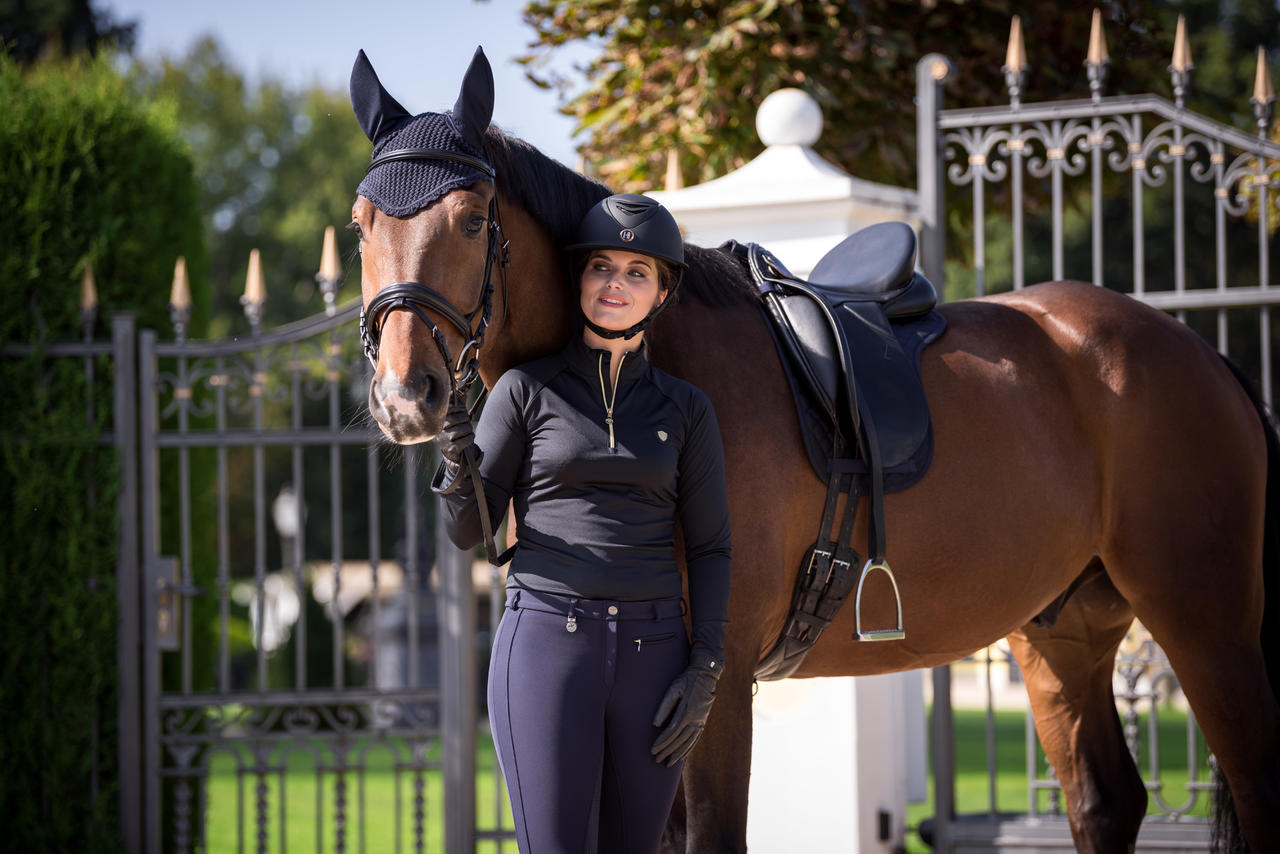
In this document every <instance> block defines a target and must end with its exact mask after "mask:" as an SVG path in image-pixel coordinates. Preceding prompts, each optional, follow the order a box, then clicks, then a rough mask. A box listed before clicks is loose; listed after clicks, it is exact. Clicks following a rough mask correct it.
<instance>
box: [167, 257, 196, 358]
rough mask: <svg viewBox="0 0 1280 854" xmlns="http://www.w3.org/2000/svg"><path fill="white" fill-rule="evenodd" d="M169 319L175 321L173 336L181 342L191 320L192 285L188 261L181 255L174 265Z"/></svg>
mask: <svg viewBox="0 0 1280 854" xmlns="http://www.w3.org/2000/svg"><path fill="white" fill-rule="evenodd" d="M169 319H170V320H171V321H173V334H174V337H176V338H177V339H178V340H179V341H181V340H182V339H183V338H184V337H185V336H186V332H187V321H188V320H190V319H191V283H190V282H189V281H188V280H187V259H186V258H185V257H184V256H182V255H179V256H178V260H177V261H175V262H174V263H173V285H172V286H171V287H170V288H169Z"/></svg>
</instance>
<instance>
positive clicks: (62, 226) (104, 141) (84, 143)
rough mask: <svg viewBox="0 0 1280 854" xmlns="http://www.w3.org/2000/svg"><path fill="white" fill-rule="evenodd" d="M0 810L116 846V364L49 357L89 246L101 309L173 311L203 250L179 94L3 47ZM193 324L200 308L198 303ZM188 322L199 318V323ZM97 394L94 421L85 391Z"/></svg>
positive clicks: (15, 820)
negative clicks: (108, 440) (176, 286)
mask: <svg viewBox="0 0 1280 854" xmlns="http://www.w3.org/2000/svg"><path fill="white" fill-rule="evenodd" d="M0 116H3V119H2V120H0V198H3V199H5V201H6V204H7V208H8V214H9V215H8V217H7V218H6V220H7V221H6V228H5V235H4V237H3V239H0V330H2V333H3V340H4V342H5V344H6V345H8V344H13V343H29V344H35V345H36V353H35V354H34V355H32V356H30V357H13V356H7V357H6V358H3V359H0V393H2V394H3V400H4V410H5V414H4V420H3V424H4V427H3V430H2V431H0V432H2V434H3V452H2V460H0V496H2V497H0V504H2V505H7V506H6V507H5V509H4V510H3V512H0V555H2V556H0V573H2V578H3V590H4V598H3V605H4V608H5V612H6V613H5V615H4V617H3V619H0V648H2V649H3V650H4V664H3V666H0V732H3V734H4V736H3V747H0V815H3V816H4V817H5V828H4V837H5V847H7V848H9V849H10V850H18V851H30V852H54V851H58V852H61V851H85V852H94V851H118V850H120V838H119V827H118V816H117V797H116V796H117V784H116V780H117V777H118V775H117V769H116V720H115V717H116V687H115V686H116V640H115V622H116V604H115V549H116V524H115V522H116V520H115V508H114V499H115V490H114V486H115V484H116V482H117V479H118V464H117V460H116V458H115V455H114V453H113V452H112V450H111V449H110V447H108V446H101V445H100V444H99V443H98V437H99V435H100V434H101V433H102V432H103V431H106V430H109V429H110V428H111V379H112V364H111V360H110V359H109V358H105V357H104V358H97V359H94V360H93V364H92V367H93V371H94V381H93V382H88V381H87V380H86V378H85V364H84V362H83V360H81V359H78V358H76V359H66V358H62V359H46V358H43V357H42V356H41V353H40V350H41V346H42V344H43V343H44V342H52V341H59V340H67V339H77V338H80V337H81V336H82V334H83V325H82V321H81V317H80V314H79V310H78V306H77V303H78V301H79V289H80V276H81V271H82V270H83V265H84V264H85V263H86V261H90V262H92V265H93V270H94V272H95V274H96V279H97V286H98V292H99V296H100V309H99V318H100V319H99V321H98V323H97V326H96V328H95V335H96V337H98V338H109V335H110V332H109V329H108V327H107V321H106V318H108V317H109V315H110V313H112V312H116V311H132V312H135V313H136V314H137V316H138V323H139V326H140V327H147V326H150V327H152V328H157V329H168V328H169V325H168V324H169V320H168V311H167V308H166V305H167V302H168V289H169V281H170V278H171V276H172V271H173V263H174V258H175V257H176V256H177V255H180V254H181V255H185V256H186V257H187V262H188V269H189V271H190V273H191V278H192V284H193V288H194V289H195V290H196V294H195V303H196V305H197V306H200V305H203V304H206V303H207V300H206V298H205V293H204V290H205V288H206V287H207V285H206V284H205V283H206V270H207V266H208V261H207V256H206V253H205V249H204V242H203V241H204V238H203V235H202V232H201V223H200V216H199V211H198V207H197V198H198V192H197V187H196V183H195V179H194V177H193V175H194V171H193V167H192V165H191V161H190V158H189V156H188V154H187V151H186V148H185V146H184V144H183V143H182V141H181V138H180V135H179V132H178V128H177V123H176V121H175V119H174V111H173V110H172V109H171V108H169V107H167V106H166V105H164V104H139V103H138V102H137V101H136V99H135V98H133V97H132V96H131V95H130V93H129V91H128V89H127V88H126V87H125V85H124V84H123V83H122V81H121V79H120V76H119V74H118V73H117V72H116V71H115V70H114V68H113V67H112V65H111V63H110V61H109V60H101V61H95V62H75V63H59V64H56V65H41V66H37V67H36V68H33V69H27V70H23V69H20V68H18V67H17V66H16V64H15V63H14V62H12V61H11V60H9V59H8V58H6V57H4V56H3V55H0ZM193 320H194V324H195V325H196V326H200V325H202V324H203V321H204V318H201V317H199V316H197V317H195V318H194V319H193ZM194 331H197V332H198V330H194ZM90 395H92V397H93V408H94V416H93V419H92V423H89V418H88V409H87V401H88V398H89V396H90Z"/></svg>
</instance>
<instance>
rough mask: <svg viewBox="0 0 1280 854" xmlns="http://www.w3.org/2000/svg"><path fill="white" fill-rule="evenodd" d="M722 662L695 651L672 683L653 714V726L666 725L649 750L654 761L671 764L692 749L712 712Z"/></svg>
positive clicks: (682, 757)
mask: <svg viewBox="0 0 1280 854" xmlns="http://www.w3.org/2000/svg"><path fill="white" fill-rule="evenodd" d="M723 666H724V663H723V662H721V661H717V660H716V659H715V658H713V657H711V656H710V655H707V654H705V653H701V652H694V654H693V656H692V658H690V660H689V666H688V667H686V668H685V670H684V672H683V673H681V674H680V675H679V676H677V677H676V678H675V681H674V682H672V683H671V687H670V688H668V689H667V693H666V694H664V695H663V697H662V702H661V703H659V704H658V711H657V713H656V714H654V716H653V725H654V726H662V724H663V722H664V721H666V722H667V726H666V729H664V730H663V731H662V732H660V733H658V737H657V738H656V739H654V742H653V747H652V748H650V750H649V752H650V753H652V754H653V758H654V761H656V762H664V763H666V765H667V767H668V768H670V767H671V766H672V765H675V764H676V763H677V762H679V761H680V760H682V759H684V758H685V757H686V756H688V755H689V751H690V750H693V746H694V745H695V744H697V743H698V738H699V737H700V736H701V735H702V730H703V727H705V726H706V725H707V716H708V715H710V714H711V704H712V703H713V702H715V699H716V681H717V680H718V679H719V678H720V670H721V668H722V667H723Z"/></svg>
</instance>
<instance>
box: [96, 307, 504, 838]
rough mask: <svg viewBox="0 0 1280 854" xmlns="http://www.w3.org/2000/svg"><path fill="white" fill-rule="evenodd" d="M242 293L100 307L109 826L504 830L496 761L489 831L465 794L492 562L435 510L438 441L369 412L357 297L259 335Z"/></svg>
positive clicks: (336, 833) (473, 769)
mask: <svg viewBox="0 0 1280 854" xmlns="http://www.w3.org/2000/svg"><path fill="white" fill-rule="evenodd" d="M246 308H247V313H248V314H249V317H250V322H251V326H252V332H251V334H249V335H244V336H240V337H238V338H229V339H225V340H221V341H188V340H185V339H184V338H183V336H182V331H183V326H184V323H183V321H182V319H181V318H179V317H176V316H175V330H176V333H177V334H176V335H175V337H174V338H173V339H172V340H161V339H160V337H159V336H158V335H157V333H156V332H154V331H150V330H144V331H142V332H141V333H140V334H138V335H137V336H136V348H135V336H134V330H133V324H132V319H131V318H129V317H117V318H115V320H114V325H113V332H114V359H115V365H114V368H115V371H116V378H115V388H116V394H115V407H116V415H115V431H114V433H113V435H112V437H111V438H112V440H113V441H114V443H115V444H116V446H117V448H118V449H119V450H120V452H121V464H122V481H121V490H120V493H119V499H118V507H119V509H120V546H119V552H120V569H119V579H120V581H119V587H118V590H119V606H120V622H119V625H120V650H121V652H120V662H121V668H120V673H121V683H120V698H121V700H120V703H121V707H120V721H121V727H120V739H121V741H120V751H121V768H122V769H123V772H122V776H123V778H124V779H122V781H121V814H122V823H123V824H124V833H125V837H126V845H127V846H128V847H129V850H137V851H145V852H161V851H173V852H190V851H246V850H249V851H258V852H266V851H272V852H277V851H278V852H284V851H287V850H295V851H299V850H303V851H325V850H332V851H335V852H342V851H366V850H388V849H389V850H394V851H405V850H409V851H417V852H422V851H433V852H435V851H450V852H453V851H471V850H476V844H477V841H478V840H479V841H484V840H492V841H493V846H494V847H493V850H495V851H496V850H501V847H502V842H501V841H502V840H504V839H506V838H509V837H510V835H511V834H510V831H509V830H504V829H503V827H504V822H503V806H504V805H505V795H504V793H503V792H502V790H501V782H500V775H498V774H497V773H496V769H495V768H489V771H488V774H487V775H486V776H487V778H489V779H492V780H493V781H494V785H495V786H496V788H495V790H494V791H493V797H492V803H491V805H490V806H491V807H492V808H491V809H486V810H484V812H485V813H487V815H486V816H485V818H484V821H483V822H481V823H482V824H484V827H483V828H481V827H478V826H477V825H478V823H477V804H476V792H477V754H476V746H477V726H478V720H477V690H478V685H479V684H480V681H479V674H478V671H477V665H478V662H479V660H480V655H481V654H483V652H484V650H483V649H478V647H482V646H484V643H485V642H484V638H483V635H480V636H479V637H478V635H477V630H478V628H479V627H478V626H477V615H478V613H479V612H482V611H485V610H487V611H489V612H490V613H491V608H490V609H481V608H477V604H478V599H479V600H484V599H489V600H490V601H493V600H494V597H495V596H497V595H499V594H498V593H495V592H494V590H496V589H497V588H498V587H499V582H500V579H497V578H494V577H492V576H489V577H486V578H484V579H482V580H481V583H480V585H479V586H477V584H476V583H475V582H473V573H472V560H471V557H470V555H467V554H464V553H461V552H459V551H457V550H456V549H454V548H453V547H452V546H451V545H449V544H448V543H447V541H446V540H445V538H444V537H443V536H442V534H441V533H440V531H439V530H437V529H436V527H435V525H436V521H435V516H436V514H435V512H434V501H433V500H429V498H428V497H429V496H430V492H429V490H427V489H426V483H427V481H428V480H429V466H431V465H433V461H432V459H431V448H432V446H416V447H409V448H403V449H402V448H399V447H397V446H391V445H388V444H386V443H385V442H384V441H383V439H382V437H381V434H380V433H379V432H378V430H377V429H376V427H374V426H373V425H372V422H371V421H370V420H369V419H368V416H367V415H366V414H365V408H364V407H365V403H364V399H365V394H366V391H367V388H368V379H369V376H368V368H367V363H366V362H365V359H364V356H363V353H362V351H361V348H360V346H359V342H358V341H357V340H356V338H357V336H356V329H357V323H356V319H357V315H358V313H359V304H358V301H357V302H354V303H351V304H349V305H346V306H343V307H341V308H339V309H335V308H334V307H333V305H332V302H330V306H329V309H328V311H327V312H326V313H325V314H323V315H318V316H316V317H314V318H311V319H308V320H305V321H301V322H298V323H294V324H291V325H288V326H285V327H281V328H279V329H275V330H271V331H262V330H261V329H260V328H259V325H258V322H257V312H256V311H254V310H253V309H254V306H252V305H248V306H246ZM258 308H260V303H259V304H258ZM135 360H136V363H135ZM135 368H136V378H137V379H136V385H135V380H134V377H135ZM433 567H434V571H433ZM486 587H487V588H488V589H487V590H486ZM499 592H500V591H499ZM139 654H140V655H139ZM138 662H140V663H141V666H140V667H139V666H137V663H138ZM508 826H509V825H508ZM481 850H484V849H483V848H481Z"/></svg>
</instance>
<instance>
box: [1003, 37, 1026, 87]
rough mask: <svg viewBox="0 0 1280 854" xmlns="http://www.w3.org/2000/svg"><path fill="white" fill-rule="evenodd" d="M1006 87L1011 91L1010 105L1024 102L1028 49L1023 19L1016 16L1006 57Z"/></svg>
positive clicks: (1004, 69)
mask: <svg viewBox="0 0 1280 854" xmlns="http://www.w3.org/2000/svg"><path fill="white" fill-rule="evenodd" d="M1002 70H1003V71H1004V85H1005V86H1006V87H1007V88H1008V89H1009V103H1011V104H1012V105H1013V106H1015V107H1016V106H1018V104H1019V103H1021V101H1022V85H1023V84H1024V83H1025V82H1026V80H1027V49H1026V47H1024V46H1023V44H1022V17H1021V16H1019V15H1014V16H1013V20H1012V21H1011V22H1010V23H1009V49H1008V50H1007V51H1006V52H1005V55H1004V68H1003V69H1002Z"/></svg>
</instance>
